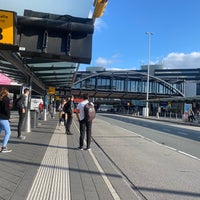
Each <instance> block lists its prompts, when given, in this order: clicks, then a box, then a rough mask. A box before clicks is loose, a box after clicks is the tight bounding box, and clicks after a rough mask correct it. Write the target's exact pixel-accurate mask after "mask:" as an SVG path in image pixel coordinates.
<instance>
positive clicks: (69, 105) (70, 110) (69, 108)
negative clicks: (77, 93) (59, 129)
mask: <svg viewBox="0 0 200 200" xmlns="http://www.w3.org/2000/svg"><path fill="white" fill-rule="evenodd" d="M63 111H64V112H65V116H66V117H65V118H67V120H66V124H65V128H66V134H67V135H73V134H72V132H71V131H70V128H71V125H72V121H73V115H74V96H73V95H71V96H70V97H69V98H68V101H67V102H66V104H65V106H64V108H63Z"/></svg>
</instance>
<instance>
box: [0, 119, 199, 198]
mask: <svg viewBox="0 0 200 200" xmlns="http://www.w3.org/2000/svg"><path fill="white" fill-rule="evenodd" d="M17 120H18V119H17V115H13V116H12V119H11V127H12V136H11V138H10V141H9V145H8V146H9V147H10V148H11V149H12V150H13V151H12V152H11V153H6V154H2V153H1V154H0V169H1V170H0V200H26V199H28V200H33V199H34V200H40V199H42V200H46V199H48V200H120V199H121V200H138V199H140V200H141V199H147V198H146V197H144V196H143V194H142V193H141V192H140V191H139V190H138V188H134V185H131V184H130V183H129V181H128V180H127V178H125V176H124V175H125V174H124V172H126V174H127V177H128V174H131V176H130V178H131V181H132V182H135V183H137V184H138V185H140V190H141V191H144V193H145V192H146V193H147V195H148V193H149V190H150V189H151V188H152V190H153V189H155V188H156V187H157V186H158V185H157V184H156V183H153V184H152V182H151V179H150V178H149V179H148V180H146V181H147V182H146V183H148V184H149V187H146V185H145V184H144V183H142V182H140V181H141V180H142V179H140V177H142V176H144V174H143V173H142V170H144V168H145V169H147V168H148V167H149V166H148V165H143V166H142V167H141V166H140V165H141V160H140V159H141V157H140V153H141V152H140V153H139V152H138V153H137V151H136V150H137V147H138V148H141V149H142V152H144V151H145V148H146V149H147V147H150V149H152V151H153V152H154V153H157V154H158V152H160V149H162V147H158V146H156V149H155V151H154V150H153V149H154V148H155V147H154V144H152V143H149V142H148V141H144V140H143V139H141V138H138V136H133V135H131V138H132V139H133V140H132V139H131V141H132V142H134V143H135V145H134V150H133V149H132V150H133V153H134V156H135V158H136V159H138V162H133V160H131V159H130V156H131V154H130V155H129V156H128V157H126V156H125V157H124V159H125V161H126V160H127V159H128V160H127V162H124V161H122V158H121V157H120V156H118V155H120V151H121V150H120V149H119V148H118V146H119V144H120V140H116V139H117V138H118V139H119V138H120V137H121V136H122V135H121V134H122V132H123V136H124V134H125V136H127V139H128V140H127V143H126V144H120V145H121V146H120V147H122V146H123V148H124V147H125V148H124V151H130V149H128V148H130V146H129V144H130V135H129V132H126V131H124V130H121V129H119V128H116V127H109V125H106V126H105V122H103V121H102V120H99V119H98V118H97V119H95V122H94V124H93V126H95V133H94V141H93V142H92V144H91V147H92V151H87V150H83V151H80V150H78V149H77V147H78V144H79V128H78V123H77V121H76V119H75V120H74V122H73V125H72V133H73V135H66V134H65V129H64V126H61V128H60V129H59V127H58V125H57V124H58V119H57V116H55V118H54V119H48V120H47V121H42V120H39V121H38V122H39V123H38V124H39V125H38V126H37V127H36V128H32V130H31V132H30V133H25V135H26V140H19V139H17V138H16V136H17V132H16V131H17ZM106 130H107V131H106ZM111 133H114V136H113V135H112V137H111V135H110V134H111ZM105 135H106V137H105V139H109V137H110V140H107V141H106V140H104V139H103V137H104V136H105ZM109 135H110V136H109ZM2 136H3V133H2V134H1V135H0V139H1V140H2ZM113 137H114V138H115V139H113ZM96 141H97V142H96ZM115 142H117V144H118V146H117V145H116V148H112V149H111V146H112V147H114V144H115ZM99 144H100V145H101V146H98V145H99ZM111 144H112V145H111ZM139 146H140V147H139ZM102 147H103V148H104V151H102ZM138 151H139V150H138ZM147 151H148V150H147ZM165 151H166V150H165ZM162 152H163V151H162ZM106 153H107V154H106ZM164 153H165V155H167V156H169V152H164ZM157 156H159V155H157ZM170 156H173V155H172V154H171V153H170ZM176 156H177V154H176ZM110 157H113V159H114V160H115V161H116V163H117V165H118V166H120V168H121V169H124V172H123V171H120V170H119V169H118V168H117V167H116V165H115V163H113V160H110V159H109V158H110ZM148 161H150V162H152V160H151V159H150V158H149V159H148V160H146V161H145V162H147V163H148ZM172 162H173V159H172ZM185 162H186V163H187V162H188V160H186V161H185ZM193 162H198V161H193ZM155 163H159V160H158V161H156V162H155ZM189 163H190V164H191V162H189ZM198 163H199V162H198ZM129 164H130V165H131V166H134V167H135V170H136V172H138V174H137V173H133V171H132V167H129ZM176 165H178V163H176ZM198 165H199V164H197V163H195V165H194V166H198ZM151 167H155V166H153V165H152V166H151ZM137 169H140V170H138V171H137ZM151 170H152V168H149V175H150V176H149V177H152V176H153V173H152V175H151V174H150V173H151V172H152V171H151ZM182 170H186V169H185V168H184V169H182ZM172 171H173V170H172ZM159 173H161V172H159ZM174 173H175V172H174ZM180 173H182V172H180ZM197 173H199V171H198V170H197ZM194 175H195V174H194ZM163 187H164V186H163ZM162 191H163V193H164V188H163V189H162ZM155 193H157V191H155ZM189 194H190V195H192V194H193V195H194V197H199V193H198V192H196V193H192V192H191V193H189ZM195 195H196V196H195ZM199 198H200V197H199Z"/></svg>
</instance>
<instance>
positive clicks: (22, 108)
mask: <svg viewBox="0 0 200 200" xmlns="http://www.w3.org/2000/svg"><path fill="white" fill-rule="evenodd" d="M28 96H29V89H28V88H25V89H24V94H22V95H21V96H20V99H19V100H18V102H17V107H18V112H19V122H18V127H17V133H18V135H17V138H19V139H21V140H25V139H26V136H24V135H22V133H21V129H22V125H23V123H24V118H25V116H26V111H27V102H28V101H27V100H28V99H27V98H28Z"/></svg>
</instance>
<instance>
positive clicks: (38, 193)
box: [27, 125, 70, 200]
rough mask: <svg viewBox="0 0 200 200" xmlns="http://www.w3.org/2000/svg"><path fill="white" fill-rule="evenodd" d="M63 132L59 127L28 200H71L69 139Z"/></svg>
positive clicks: (53, 136) (39, 169)
mask: <svg viewBox="0 0 200 200" xmlns="http://www.w3.org/2000/svg"><path fill="white" fill-rule="evenodd" d="M61 131H63V130H61ZM61 131H60V130H58V125H57V127H56V130H55V131H54V133H53V135H52V138H51V140H50V143H49V147H48V148H47V150H46V153H45V155H44V158H43V160H42V162H41V165H40V167H39V168H38V172H37V174H36V177H35V179H34V182H33V184H32V187H31V189H30V191H29V194H28V197H27V200H44V199H59V200H70V181H69V162H68V150H67V137H66V134H64V133H63V134H61Z"/></svg>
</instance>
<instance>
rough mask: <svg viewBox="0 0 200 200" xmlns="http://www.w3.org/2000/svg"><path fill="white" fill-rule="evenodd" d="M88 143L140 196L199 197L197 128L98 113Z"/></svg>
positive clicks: (162, 198)
mask: <svg viewBox="0 0 200 200" xmlns="http://www.w3.org/2000/svg"><path fill="white" fill-rule="evenodd" d="M93 128H94V131H93V139H94V142H95V143H96V144H97V145H98V146H99V147H100V148H101V149H102V151H103V152H104V154H105V155H106V156H107V157H108V158H109V159H110V161H111V162H112V163H113V165H114V166H115V168H116V171H118V172H119V173H120V174H122V175H123V177H124V180H125V181H126V182H127V184H129V186H130V188H131V189H132V192H134V193H136V194H138V199H140V200H145V199H146V200H147V199H148V200H169V199H170V200H180V199H181V200H193V199H200V159H199V158H200V147H199V139H200V138H199V137H200V133H199V130H198V129H199V128H198V127H190V126H185V125H178V124H172V123H168V122H161V121H149V120H145V119H138V118H132V117H127V116H119V115H107V114H103V113H101V114H98V116H97V119H96V120H95V121H94V124H93Z"/></svg>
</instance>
